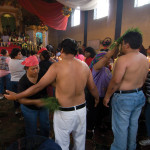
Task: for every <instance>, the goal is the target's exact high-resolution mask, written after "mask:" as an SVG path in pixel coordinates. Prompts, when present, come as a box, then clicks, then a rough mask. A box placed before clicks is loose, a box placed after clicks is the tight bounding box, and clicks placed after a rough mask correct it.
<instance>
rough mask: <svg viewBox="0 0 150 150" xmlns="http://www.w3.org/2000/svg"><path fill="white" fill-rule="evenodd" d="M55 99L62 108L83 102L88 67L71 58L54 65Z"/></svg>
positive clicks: (88, 73)
mask: <svg viewBox="0 0 150 150" xmlns="http://www.w3.org/2000/svg"><path fill="white" fill-rule="evenodd" d="M55 68H57V69H56V74H57V77H56V97H57V98H58V100H59V103H60V105H61V106H62V107H70V106H75V105H79V104H82V103H84V102H85V95H84V88H85V86H86V83H87V81H88V78H89V75H90V69H89V68H88V66H87V65H86V64H85V63H84V62H81V61H80V60H77V59H76V58H74V57H72V58H69V59H63V60H62V61H61V62H58V63H56V64H55Z"/></svg>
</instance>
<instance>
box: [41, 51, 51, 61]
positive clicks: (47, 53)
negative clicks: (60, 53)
mask: <svg viewBox="0 0 150 150" xmlns="http://www.w3.org/2000/svg"><path fill="white" fill-rule="evenodd" d="M41 55H42V56H43V57H44V60H49V58H50V53H49V52H48V51H47V50H44V51H42V53H41Z"/></svg>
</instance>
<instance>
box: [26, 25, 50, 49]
mask: <svg viewBox="0 0 150 150" xmlns="http://www.w3.org/2000/svg"><path fill="white" fill-rule="evenodd" d="M25 33H26V34H28V35H29V42H30V43H31V44H32V45H33V46H37V47H46V45H48V27H47V26H45V25H41V26H36V25H31V26H29V27H26V28H25Z"/></svg>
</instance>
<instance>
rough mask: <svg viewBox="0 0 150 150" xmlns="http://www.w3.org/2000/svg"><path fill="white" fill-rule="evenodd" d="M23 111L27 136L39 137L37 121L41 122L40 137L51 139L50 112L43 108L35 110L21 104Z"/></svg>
mask: <svg viewBox="0 0 150 150" xmlns="http://www.w3.org/2000/svg"><path fill="white" fill-rule="evenodd" d="M21 111H22V113H23V116H24V121H25V128H26V136H31V135H37V120H38V117H39V122H40V135H41V136H45V137H49V130H50V124H49V110H48V109H45V108H42V109H40V110H33V109H30V108H28V107H26V106H25V105H23V104H21Z"/></svg>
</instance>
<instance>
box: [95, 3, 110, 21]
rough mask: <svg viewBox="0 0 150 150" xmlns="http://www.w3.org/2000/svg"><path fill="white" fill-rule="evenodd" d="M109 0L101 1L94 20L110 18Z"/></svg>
mask: <svg viewBox="0 0 150 150" xmlns="http://www.w3.org/2000/svg"><path fill="white" fill-rule="evenodd" d="M108 13H109V0H99V1H98V4H97V8H95V9H94V17H93V18H94V20H95V19H100V18H103V17H106V16H108Z"/></svg>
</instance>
